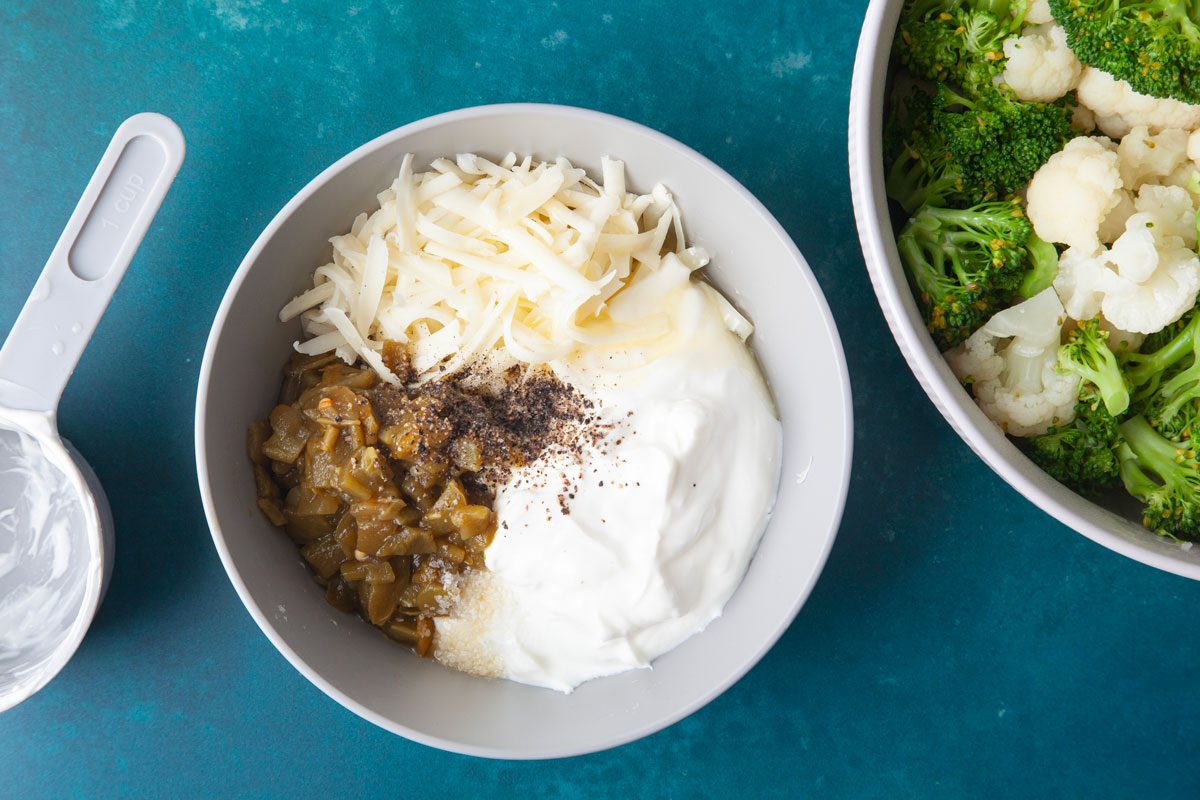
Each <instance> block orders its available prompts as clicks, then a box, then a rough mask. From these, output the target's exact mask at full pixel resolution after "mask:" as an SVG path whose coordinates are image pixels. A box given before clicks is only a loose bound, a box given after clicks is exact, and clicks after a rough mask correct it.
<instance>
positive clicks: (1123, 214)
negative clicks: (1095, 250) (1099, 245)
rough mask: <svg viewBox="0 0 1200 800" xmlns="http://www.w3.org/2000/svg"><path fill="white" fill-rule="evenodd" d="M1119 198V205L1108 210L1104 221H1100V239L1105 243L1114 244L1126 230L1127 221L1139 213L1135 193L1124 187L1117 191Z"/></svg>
mask: <svg viewBox="0 0 1200 800" xmlns="http://www.w3.org/2000/svg"><path fill="white" fill-rule="evenodd" d="M1117 194H1118V195H1119V199H1118V200H1117V205H1116V206H1115V207H1114V208H1113V210H1112V211H1109V212H1108V216H1106V217H1105V218H1104V222H1102V223H1100V231H1099V236H1100V241H1101V242H1103V243H1104V244H1112V243H1113V242H1115V241H1116V240H1117V237H1118V236H1120V235H1121V234H1122V233H1124V232H1125V223H1126V221H1128V219H1129V218H1130V217H1132V216H1133V215H1134V214H1135V213H1137V209H1136V208H1135V207H1134V205H1133V195H1132V194H1130V193H1129V192H1127V191H1126V190H1124V189H1119V190H1118V191H1117Z"/></svg>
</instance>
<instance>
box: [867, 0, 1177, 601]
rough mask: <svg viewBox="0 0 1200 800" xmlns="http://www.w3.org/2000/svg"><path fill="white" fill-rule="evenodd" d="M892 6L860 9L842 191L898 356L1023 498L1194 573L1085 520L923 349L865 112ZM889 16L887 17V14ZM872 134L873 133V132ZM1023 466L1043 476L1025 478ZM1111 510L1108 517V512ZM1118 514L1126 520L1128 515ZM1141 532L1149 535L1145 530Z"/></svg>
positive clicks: (1141, 554)
mask: <svg viewBox="0 0 1200 800" xmlns="http://www.w3.org/2000/svg"><path fill="white" fill-rule="evenodd" d="M899 8H900V4H899V3H897V2H892V0H871V2H870V5H869V6H868V8H867V12H866V16H865V18H864V20H863V27H862V32H861V34H860V38H859V43H858V51H857V54H856V56H855V62H854V71H853V77H852V79H851V84H850V107H849V126H848V148H849V165H850V193H851V198H852V200H853V203H854V218H855V223H856V225H857V227H858V234H859V240H860V243H861V245H862V251H863V258H864V261H865V262H866V266H867V274H868V275H869V276H870V279H871V286H872V287H873V288H874V290H875V296H876V298H877V299H878V301H879V306H880V309H881V310H882V311H883V316H884V319H885V320H886V321H887V324H888V328H889V329H890V330H891V332H892V336H893V337H894V338H895V340H896V344H897V345H898V346H899V348H900V352H901V354H902V355H903V356H904V360H905V362H906V363H907V364H908V367H909V369H911V370H912V373H913V375H914V376H915V377H916V379H917V382H918V383H919V384H920V385H921V388H922V389H923V390H924V391H925V393H926V394H927V395H928V396H929V398H930V400H932V401H933V404H934V406H935V407H936V408H937V410H938V411H939V412H940V413H941V414H942V416H943V417H945V419H946V421H947V422H949V423H950V426H951V427H952V428H953V429H954V431H955V433H957V434H958V436H959V438H961V439H962V440H963V441H964V442H965V443H966V444H967V446H968V447H970V448H971V450H972V451H974V453H975V454H976V455H977V456H979V457H980V458H981V459H982V460H983V461H984V463H985V464H987V465H988V466H989V467H990V468H991V469H992V471H993V472H995V473H996V474H997V475H999V476H1000V477H1001V478H1002V479H1003V480H1004V481H1005V482H1007V483H1008V484H1009V485H1010V486H1012V487H1013V488H1014V489H1016V490H1017V491H1018V492H1019V493H1020V494H1021V495H1022V496H1023V497H1024V498H1026V499H1027V500H1029V501H1031V502H1032V503H1033V504H1034V505H1036V506H1037V507H1038V508H1040V509H1041V510H1042V511H1044V512H1046V513H1047V514H1049V515H1050V516H1052V517H1054V518H1055V519H1057V520H1058V521H1059V522H1061V523H1063V524H1064V525H1067V526H1068V527H1070V528H1072V529H1074V530H1075V531H1077V532H1078V533H1080V534H1082V535H1084V536H1086V537H1087V538H1088V539H1091V540H1092V541H1093V542H1096V543H1097V544H1099V545H1101V546H1103V547H1106V548H1108V549H1109V550H1112V551H1113V552H1116V553H1119V554H1120V555H1123V556H1125V557H1127V558H1130V559H1132V560H1134V561H1138V562H1141V563H1143V564H1146V565H1148V566H1151V567H1154V568H1156V569H1160V570H1163V571H1165V572H1170V573H1173V574H1175V575H1179V576H1182V577H1185V578H1191V579H1193V580H1200V563H1197V562H1196V561H1192V560H1188V559H1185V558H1183V557H1182V551H1181V552H1180V555H1179V556H1172V555H1170V554H1167V553H1166V552H1160V551H1156V550H1153V549H1151V548H1150V547H1148V546H1146V545H1143V544H1139V543H1138V542H1137V541H1136V540H1135V539H1134V538H1132V537H1126V536H1121V535H1120V534H1118V533H1116V532H1114V531H1113V530H1110V529H1109V528H1107V527H1105V526H1104V525H1102V524H1099V523H1098V522H1097V521H1096V520H1094V519H1090V518H1089V517H1088V516H1086V515H1085V514H1083V513H1081V509H1082V508H1086V507H1088V506H1090V507H1093V508H1095V509H1100V508H1101V507H1100V506H1098V505H1096V504H1095V503H1092V502H1091V501H1090V500H1087V499H1086V498H1083V497H1081V496H1080V495H1078V494H1076V493H1075V492H1074V491H1072V490H1071V489H1068V488H1067V487H1066V486H1063V485H1062V484H1060V483H1058V482H1057V481H1055V480H1054V479H1052V478H1050V477H1049V476H1047V475H1045V474H1044V473H1043V472H1042V470H1041V469H1040V468H1039V467H1037V466H1036V465H1034V464H1033V462H1032V461H1029V459H1028V457H1027V456H1025V455H1024V454H1023V453H1021V452H1020V450H1018V449H1017V448H1016V445H1014V444H1012V443H1011V442H1009V441H1008V440H1007V439H1006V438H1004V437H1003V436H1001V439H1002V441H1003V445H1002V446H998V445H997V443H996V442H994V441H993V437H992V436H989V435H988V434H986V433H985V431H984V429H983V428H982V427H981V425H992V426H993V427H994V423H992V422H991V421H990V420H988V419H987V418H986V417H985V416H984V415H983V413H982V412H981V411H980V410H979V409H978V407H977V406H976V405H975V403H974V401H973V400H971V399H970V398H969V397H968V396H967V395H966V393H965V391H963V390H961V387H958V386H957V382H956V383H955V388H958V389H959V391H958V392H957V393H956V392H953V391H951V387H950V386H949V385H948V383H947V379H946V376H947V375H949V370H948V367H946V365H945V363H944V362H943V361H942V359H941V357H940V354H939V355H938V357H937V362H938V363H935V360H934V357H933V356H931V355H930V352H929V348H930V347H931V344H930V341H931V340H930V337H929V333H928V331H926V330H925V327H924V325H917V324H916V322H915V321H914V311H913V309H915V306H914V305H913V304H912V303H913V301H912V292H911V290H910V289H909V287H908V284H907V282H905V283H904V285H903V286H900V285H899V284H898V283H897V281H896V280H895V276H894V275H893V274H892V272H891V271H890V270H889V267H890V265H891V263H892V261H893V258H895V259H897V260H898V256H893V253H892V251H894V250H895V242H894V241H893V240H892V238H891V236H890V235H888V236H885V231H886V232H887V233H888V234H890V233H891V231H892V225H891V221H890V219H888V217H887V214H886V200H885V199H884V200H882V203H883V205H882V206H881V205H880V203H881V195H882V188H881V187H882V185H883V165H882V159H883V156H882V150H881V136H882V132H876V131H875V130H874V129H873V119H872V114H873V111H874V103H875V102H876V101H877V100H878V99H879V95H880V94H881V93H882V92H884V91H885V86H884V84H883V83H882V82H878V81H876V79H875V76H876V74H877V73H876V70H877V69H878V68H879V65H880V63H881V60H885V59H887V58H888V57H889V54H890V51H891V38H892V37H891V36H888V37H886V50H885V48H884V39H885V37H884V34H885V29H886V26H887V25H888V24H889V12H893V11H894V12H895V14H897V15H898V13H899ZM891 21H892V22H894V19H892V20H891ZM884 63H886V61H884ZM877 133H878V134H879V136H876V134H877ZM881 208H882V211H881ZM889 248H890V249H889ZM960 395H961V396H960ZM964 398H965V400H964ZM968 406H969V407H968ZM998 431H999V429H997V432H998ZM1014 454H1015V455H1016V456H1019V458H1020V459H1022V460H1024V462H1025V466H1026V469H1025V470H1022V469H1021V468H1019V467H1018V464H1017V463H1014ZM1018 463H1019V462H1018ZM1031 471H1032V472H1033V473H1034V474H1036V475H1037V476H1038V477H1039V478H1043V479H1044V480H1036V479H1035V478H1033V477H1031V475H1030V472H1031ZM1109 513H1111V512H1109ZM1113 517H1114V518H1116V515H1115V514H1114V515H1113ZM1119 519H1123V518H1119ZM1123 521H1124V522H1126V523H1128V524H1130V525H1133V524H1134V523H1132V522H1129V520H1124V519H1123ZM1146 534H1147V535H1148V536H1153V534H1151V533H1150V532H1148V531H1147V532H1146Z"/></svg>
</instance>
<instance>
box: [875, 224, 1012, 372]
mask: <svg viewBox="0 0 1200 800" xmlns="http://www.w3.org/2000/svg"><path fill="white" fill-rule="evenodd" d="M1032 232H1033V226H1032V225H1030V223H1029V220H1028V218H1027V217H1026V216H1025V212H1024V210H1023V209H1022V207H1021V204H1020V203H1019V202H1017V201H1016V200H1001V201H994V202H990V203H982V204H980V205H977V206H974V207H972V208H968V209H949V208H937V207H933V206H925V207H924V208H922V209H921V210H920V211H918V212H917V214H916V215H915V216H914V217H913V218H912V219H911V220H909V223H908V225H907V226H905V228H904V230H903V231H902V232H901V233H900V236H899V237H898V239H897V245H898V247H899V249H900V257H901V260H902V261H903V262H904V265H905V267H906V268H907V269H908V273H909V275H910V277H911V279H912V282H913V285H914V286H915V287H916V290H917V292H916V293H917V297H918V300H919V301H920V304H921V308H922V311H923V312H924V314H925V321H926V324H927V325H928V327H929V332H930V333H931V334H933V338H934V340H935V341H936V342H937V344H938V347H940V348H941V349H943V350H946V349H949V348H951V347H953V346H955V345H956V344H958V343H960V342H961V341H963V340H964V339H966V338H967V337H968V336H970V335H971V333H972V332H973V331H974V330H975V329H976V328H978V327H979V326H980V325H982V324H983V323H984V322H986V321H987V320H988V318H990V317H991V316H992V314H994V313H995V312H996V311H999V310H1000V309H1001V308H1004V307H1005V306H1007V305H1008V304H1009V302H1010V301H1011V300H1012V299H1013V297H1014V296H1015V294H1016V292H1017V289H1018V288H1019V286H1020V285H1021V281H1022V279H1023V278H1024V276H1025V270H1026V268H1027V262H1028V250H1027V246H1028V242H1029V239H1030V236H1031V235H1032Z"/></svg>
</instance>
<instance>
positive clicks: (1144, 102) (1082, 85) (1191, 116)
mask: <svg viewBox="0 0 1200 800" xmlns="http://www.w3.org/2000/svg"><path fill="white" fill-rule="evenodd" d="M1076 88H1077V89H1078V92H1079V102H1080V103H1082V104H1083V105H1085V106H1087V107H1088V108H1089V109H1091V110H1092V112H1093V113H1094V114H1095V115H1096V124H1097V125H1099V126H1100V130H1102V131H1104V133H1106V134H1107V135H1109V136H1112V137H1114V138H1118V139H1119V138H1121V137H1122V136H1125V135H1126V134H1127V133H1129V132H1130V131H1131V130H1133V129H1134V128H1136V127H1137V126H1139V125H1145V126H1147V127H1148V128H1149V129H1150V130H1151V131H1153V132H1155V133H1157V132H1158V131H1161V130H1166V129H1167V128H1181V129H1183V130H1189V131H1190V130H1192V129H1194V128H1197V127H1200V106H1192V105H1188V104H1186V103H1181V102H1179V101H1178V100H1170V99H1160V98H1157V97H1150V96H1148V95H1144V94H1138V93H1137V92H1135V91H1134V90H1133V88H1132V87H1131V86H1130V85H1129V84H1128V83H1126V82H1125V81H1119V80H1117V79H1116V78H1114V77H1113V76H1111V75H1109V74H1108V73H1107V72H1103V71H1101V70H1098V69H1096V68H1095V67H1084V68H1083V73H1082V74H1081V75H1080V77H1079V85H1078V86H1077V87H1076Z"/></svg>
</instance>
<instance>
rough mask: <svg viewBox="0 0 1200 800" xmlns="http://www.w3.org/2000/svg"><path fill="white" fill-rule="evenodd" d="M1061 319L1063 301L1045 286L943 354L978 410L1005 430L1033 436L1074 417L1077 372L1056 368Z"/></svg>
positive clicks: (1077, 383) (1014, 434) (1063, 317)
mask: <svg viewBox="0 0 1200 800" xmlns="http://www.w3.org/2000/svg"><path fill="white" fill-rule="evenodd" d="M1065 321H1066V315H1065V314H1064V312H1063V306H1062V303H1061V302H1059V299H1058V297H1057V296H1056V295H1055V293H1054V290H1053V289H1046V290H1044V291H1042V292H1040V293H1038V294H1036V295H1034V296H1033V297H1031V298H1030V299H1028V300H1026V301H1025V302H1023V303H1020V304H1019V305H1015V306H1013V307H1012V308H1008V309H1005V310H1004V311H1001V312H1000V313H998V314H996V315H995V316H994V317H992V318H991V319H990V320H988V322H987V324H985V325H984V326H983V327H982V328H980V329H979V330H977V331H976V332H975V333H973V334H971V337H970V338H969V339H967V340H966V341H965V342H963V343H962V344H960V345H959V346H958V347H956V348H954V349H953V350H951V351H949V352H948V353H946V361H947V362H948V363H949V365H950V368H951V369H952V370H953V371H954V374H955V375H957V376H958V378H959V380H961V381H966V382H970V383H971V388H972V390H973V391H974V393H975V402H976V403H978V404H979V407H980V409H982V410H983V413H985V414H987V415H988V418H990V419H991V420H992V421H993V422H995V423H996V424H997V425H999V426H1000V427H1001V428H1002V429H1003V430H1004V431H1005V432H1006V433H1009V434H1011V435H1013V436H1038V435H1040V434H1043V433H1045V432H1046V429H1047V428H1049V427H1050V426H1051V425H1062V424H1065V423H1067V422H1070V421H1071V420H1072V419H1073V418H1074V416H1075V400H1076V398H1077V396H1078V394H1079V376H1078V375H1075V374H1070V375H1064V374H1062V373H1060V372H1059V371H1058V368H1057V365H1058V346H1059V342H1060V341H1061V340H1062V326H1063V323H1064V322H1065Z"/></svg>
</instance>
